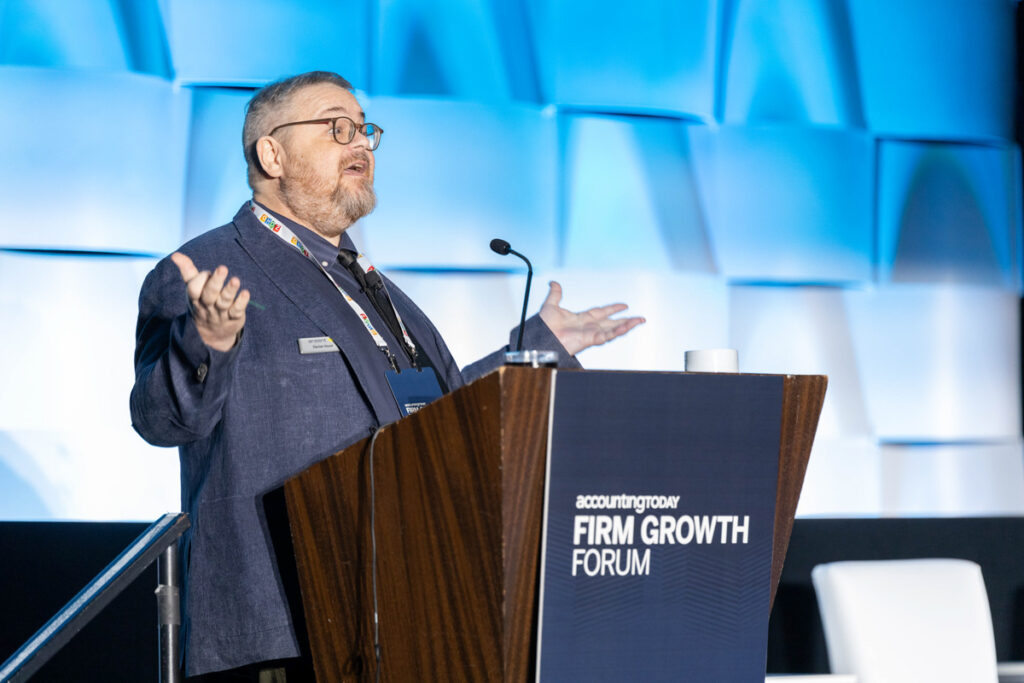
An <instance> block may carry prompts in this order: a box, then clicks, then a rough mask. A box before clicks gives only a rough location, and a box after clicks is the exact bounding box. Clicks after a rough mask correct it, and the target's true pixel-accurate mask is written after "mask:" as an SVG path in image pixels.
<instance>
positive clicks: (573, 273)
mask: <svg viewBox="0 0 1024 683" xmlns="http://www.w3.org/2000/svg"><path fill="white" fill-rule="evenodd" d="M549 280H557V281H558V282H559V283H561V285H562V290H563V293H564V297H563V299H562V306H564V307H566V308H568V309H569V310H571V311H582V310H586V309H588V308H592V307H594V306H603V305H605V304H612V303H620V302H621V303H625V304H628V305H629V309H628V310H627V311H625V312H624V313H620V314H618V315H617V316H616V317H619V318H621V317H628V316H643V317H645V318H646V319H647V322H646V323H645V324H643V325H640V326H639V327H637V328H635V329H633V331H631V332H630V333H629V334H628V335H627V336H625V337H623V338H620V339H616V340H615V341H613V342H611V343H608V344H605V345H604V346H596V347H593V348H590V349H587V350H586V351H583V352H582V353H581V354H580V356H579V360H580V362H581V363H582V364H583V366H584V367H586V368H592V369H605V370H666V371H681V370H682V369H683V354H684V353H685V352H686V351H687V350H688V349H714V348H722V347H726V346H728V345H729V313H728V311H729V288H728V286H727V285H726V283H725V281H724V280H723V279H722V278H720V277H715V276H713V275H704V274H700V273H683V272H679V271H673V272H657V271H654V270H648V269H645V268H643V267H642V266H640V267H637V266H635V265H634V264H624V265H622V266H620V267H617V268H605V269H588V268H582V267H575V268H571V269H568V268H567V269H564V270H555V271H550V272H549V271H544V272H541V273H538V274H537V276H536V277H535V278H534V281H535V282H536V285H535V291H536V297H537V299H536V303H535V304H533V306H532V307H533V309H534V310H536V308H539V306H540V303H541V302H542V301H543V297H544V296H545V295H546V294H547V287H546V286H544V283H546V282H548V281H549ZM531 301H533V300H531ZM740 362H742V359H741V361H740Z"/></svg>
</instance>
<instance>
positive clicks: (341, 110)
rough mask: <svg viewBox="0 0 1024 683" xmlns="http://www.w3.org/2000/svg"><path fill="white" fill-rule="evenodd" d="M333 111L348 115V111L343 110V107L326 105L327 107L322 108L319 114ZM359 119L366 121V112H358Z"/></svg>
mask: <svg viewBox="0 0 1024 683" xmlns="http://www.w3.org/2000/svg"><path fill="white" fill-rule="evenodd" d="M334 112H338V113H340V114H342V115H344V116H347V115H348V112H347V111H345V108H344V107H327V109H322V110H321V111H320V114H333V113H334ZM359 120H360V121H362V122H363V123H366V112H363V111H361V112H359Z"/></svg>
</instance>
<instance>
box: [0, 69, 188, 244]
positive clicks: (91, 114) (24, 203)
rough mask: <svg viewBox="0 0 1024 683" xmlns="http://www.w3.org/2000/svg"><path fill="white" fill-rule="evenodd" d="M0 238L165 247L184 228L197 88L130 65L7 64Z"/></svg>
mask: <svg viewBox="0 0 1024 683" xmlns="http://www.w3.org/2000/svg"><path fill="white" fill-rule="evenodd" d="M0 91H2V92H4V93H5V95H6V96H7V97H8V98H11V99H12V100H14V101H16V102H18V106H17V107H5V108H3V109H2V110H0V129H3V130H6V131H17V134H16V135H14V134H9V135H5V136H4V137H3V139H2V140H0V158H2V159H3V160H4V163H3V166H2V167H0V177H2V182H0V204H2V205H3V206H4V214H5V221H4V224H3V227H0V246H6V247H29V248H50V249H82V250H99V251H127V252H164V251H169V250H170V249H172V248H174V247H175V246H177V243H178V239H179V237H180V235H181V221H182V204H183V199H184V171H185V155H186V149H187V139H188V118H189V93H188V92H187V91H183V90H179V89H176V88H174V87H173V86H171V85H170V84H169V83H167V82H166V81H163V80H160V79H156V78H153V77H149V76H140V75H135V74H128V73H120V74H118V73H75V72H69V71H55V70H49V69H35V68H28V67H5V68H0Z"/></svg>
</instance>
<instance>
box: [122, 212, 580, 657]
mask: <svg viewBox="0 0 1024 683" xmlns="http://www.w3.org/2000/svg"><path fill="white" fill-rule="evenodd" d="M180 251H182V252H183V253H185V254H187V255H188V256H189V257H190V258H191V259H192V260H193V261H194V262H195V264H196V266H197V267H198V268H199V269H200V270H213V269H214V268H215V267H216V266H218V265H220V264H224V265H226V266H227V267H228V269H229V271H230V274H231V275H236V276H238V277H239V278H240V279H241V281H242V286H243V287H245V288H247V289H249V291H250V292H251V294H252V300H253V301H255V302H258V303H259V304H260V305H261V307H262V308H257V307H255V306H250V307H249V310H248V311H247V313H246V316H247V317H246V324H245V329H244V331H243V334H242V337H241V339H240V340H239V343H238V344H236V345H235V347H234V348H233V349H232V350H230V351H228V352H218V351H215V350H212V349H210V348H208V347H207V346H206V345H205V344H204V343H203V342H202V340H201V339H200V337H199V334H198V332H197V331H196V329H195V325H194V324H193V322H192V320H191V319H190V316H189V313H188V305H187V296H186V293H185V286H184V283H183V282H182V280H181V276H180V274H179V272H178V269H177V268H176V267H175V265H174V264H173V263H172V262H171V261H170V259H169V258H165V259H163V260H161V261H160V262H159V263H158V264H157V265H156V267H155V268H154V269H153V271H152V272H151V273H149V275H148V276H147V277H146V280H145V282H144V284H143V286H142V291H141V293H140V296H139V320H138V327H137V331H136V342H137V343H136V350H135V386H134V387H133V389H132V393H131V401H130V403H131V415H132V424H133V426H134V427H135V429H136V430H137V431H138V432H139V434H141V435H142V436H143V438H145V439H146V440H147V441H149V442H150V443H153V444H155V445H159V446H178V447H179V451H180V459H181V496H182V501H181V504H182V509H183V510H184V511H186V512H188V513H189V515H190V516H191V519H192V527H191V529H189V531H188V532H187V533H186V536H185V538H184V539H183V544H182V548H183V553H182V558H183V564H184V566H185V572H184V576H185V590H184V614H185V620H184V624H183V626H184V642H185V666H186V674H187V675H190V676H191V675H197V674H200V673H205V672H209V671H218V670H222V669H228V668H233V667H238V666H242V665H245V664H249V663H252V662H257V661H265V660H271V659H279V658H285V657H294V656H297V655H298V654H299V646H298V642H297V640H296V636H295V629H294V627H293V624H292V620H291V614H290V612H289V606H288V603H287V599H286V597H285V595H284V592H283V589H282V587H281V579H280V575H279V573H278V569H277V565H276V562H275V560H274V551H273V548H272V546H271V541H270V537H269V533H268V531H267V524H266V520H265V519H264V516H265V515H264V511H263V507H262V495H263V494H264V493H266V492H267V491H269V490H272V489H274V488H276V487H278V486H280V485H281V484H282V483H283V482H284V481H285V480H286V479H288V478H289V477H291V476H293V475H295V474H297V473H298V472H301V471H302V470H304V469H305V468H306V467H308V466H309V465H311V464H313V463H315V462H317V461H319V460H322V459H323V458H325V457H327V456H329V455H331V454H332V453H335V452H337V451H339V450H341V449H342V448H344V447H345V446H347V445H349V444H351V443H354V442H355V441H358V440H360V439H362V438H364V437H366V436H368V435H369V434H370V433H371V431H372V429H373V428H375V427H377V426H379V425H383V424H387V423H389V422H393V421H395V420H397V419H399V417H400V414H399V410H398V407H397V405H396V403H395V400H394V397H393V396H392V394H391V391H390V389H389V387H388V385H387V381H386V379H385V375H384V371H385V370H386V369H387V363H386V361H385V359H384V357H383V354H381V352H380V351H379V350H378V349H377V347H376V346H375V345H374V344H373V342H372V340H371V339H370V338H369V335H367V334H366V331H365V329H364V328H363V326H362V324H361V323H360V322H359V321H358V320H357V319H356V318H355V316H353V314H352V311H351V309H349V307H348V306H347V304H346V303H345V302H344V301H343V300H342V299H341V297H340V296H339V295H338V293H337V291H336V290H335V289H334V287H333V286H332V285H331V283H330V282H329V281H328V280H327V278H325V277H324V276H323V274H322V273H321V272H320V271H319V270H318V269H317V268H315V267H313V266H312V264H310V263H309V262H308V261H307V260H306V258H305V257H304V256H303V255H302V254H301V253H299V252H298V251H297V250H295V249H292V248H289V247H288V245H286V244H284V243H283V242H281V241H280V238H278V237H277V236H276V235H274V234H272V233H271V232H270V231H268V230H267V229H266V228H264V227H263V226H262V225H260V224H259V223H258V222H257V220H256V218H255V216H253V215H252V213H251V212H250V211H249V209H248V208H247V206H243V207H242V208H241V209H240V210H239V212H238V213H237V214H236V216H235V218H234V220H233V221H232V222H231V223H229V224H227V225H224V226H221V227H219V228H216V229H215V230H211V231H210V232H208V233H205V234H203V235H201V236H199V237H197V238H195V239H194V240H192V241H190V242H188V243H187V244H185V245H184V246H182V247H181V249H180ZM388 291H389V292H390V294H391V296H392V299H393V300H394V303H395V306H396V308H397V309H398V311H399V313H400V314H401V316H402V320H403V321H404V322H405V323H406V326H407V327H408V328H409V330H410V331H411V333H412V335H413V337H414V338H415V339H416V340H417V342H418V343H419V345H420V346H421V351H422V352H423V353H425V354H426V355H427V356H428V358H429V359H430V361H431V363H432V365H433V366H434V368H435V369H436V370H437V372H438V374H439V375H440V376H441V377H442V378H443V379H444V381H445V382H446V383H447V385H448V387H449V388H450V389H452V390H454V389H456V388H458V387H460V386H462V385H463V384H464V383H465V382H466V381H467V380H471V379H473V378H475V377H477V376H480V375H483V374H485V373H486V372H489V371H490V370H492V369H494V368H496V367H497V366H498V365H500V362H501V355H500V353H501V351H498V352H495V353H494V354H491V355H490V356H488V357H487V358H485V359H483V360H481V361H479V362H477V363H475V364H473V365H472V366H469V367H467V368H466V372H465V374H463V373H461V372H460V371H459V368H458V367H457V365H456V363H455V360H454V359H453V358H452V355H451V353H450V352H449V351H448V348H447V346H446V345H445V343H444V341H443V340H442V339H441V335H440V334H439V333H438V331H437V330H436V329H435V328H434V326H433V325H432V324H431V322H430V321H429V320H428V319H427V317H426V316H425V315H424V314H423V312H422V311H421V310H420V309H419V308H418V307H417V306H416V305H415V304H414V303H413V302H412V301H411V300H410V299H409V298H408V297H407V296H406V295H405V294H404V293H403V292H402V291H401V290H400V289H399V288H398V287H397V286H395V285H394V284H393V283H391V282H388ZM515 334H516V331H515V330H513V332H512V335H510V338H513V337H514V335H515ZM324 336H328V337H330V338H331V339H333V340H334V341H335V343H336V344H337V345H338V347H339V349H340V353H323V354H311V355H301V354H299V350H298V341H297V340H298V339H300V338H304V337H324ZM524 337H525V338H526V344H527V346H528V347H532V348H554V349H558V350H559V351H561V353H562V356H563V357H564V358H566V359H567V360H566V362H565V365H568V366H572V367H578V363H576V361H575V359H573V358H569V357H568V354H567V353H566V352H565V351H564V349H562V347H561V345H560V344H559V343H558V341H557V339H556V338H555V337H554V335H553V334H552V333H551V331H550V330H549V329H548V328H547V326H546V325H544V323H543V322H542V321H540V319H539V318H537V317H536V316H535V317H534V318H531V320H530V321H528V323H527V327H526V331H525V334H524Z"/></svg>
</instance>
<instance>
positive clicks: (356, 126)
mask: <svg viewBox="0 0 1024 683" xmlns="http://www.w3.org/2000/svg"><path fill="white" fill-rule="evenodd" d="M338 119H345V120H346V121H348V122H349V123H351V124H352V127H351V128H349V130H350V131H352V134H351V135H350V136H349V138H348V140H344V141H342V140H340V139H338ZM307 123H329V124H330V125H331V137H333V138H334V141H335V142H337V143H338V144H339V145H348V144H351V143H352V141H353V140H355V139H356V131H359V132H360V133H361V134H362V136H363V137H364V138H366V139H367V140H368V141H369V143H370V145H371V147H370V151H371V152H372V151H374V150H375V149H377V148H378V147H379V146H380V139H381V137H383V135H384V129H383V128H381V127H380V126H378V125H377V124H376V123H370V122H369V121H367V122H366V123H356V122H355V121H353V120H352V119H350V118H349V117H347V116H334V117H331V118H329V119H310V120H308V121H291V122H289V123H282V124H281V125H279V126H274V129H273V130H271V131H270V132H269V133H267V135H273V134H274V133H276V132H277V131H279V130H280V129H282V128H285V127H286V126H301V125H304V124H307ZM370 126H373V127H374V129H375V130H376V131H377V135H376V137H373V138H371V137H370V136H369V135H367V134H366V129H367V128H368V127H370Z"/></svg>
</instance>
